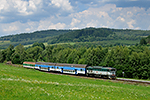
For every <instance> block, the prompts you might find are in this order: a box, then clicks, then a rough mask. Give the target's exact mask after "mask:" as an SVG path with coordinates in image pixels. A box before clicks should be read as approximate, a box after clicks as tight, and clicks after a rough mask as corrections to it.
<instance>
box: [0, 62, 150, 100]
mask: <svg viewBox="0 0 150 100" xmlns="http://www.w3.org/2000/svg"><path fill="white" fill-rule="evenodd" d="M0 99H1V100H11V99H14V100H24V99H26V100H37V99H40V100H107V99H109V100H150V85H147V86H144V85H140V84H125V83H123V82H117V83H116V82H112V81H110V80H107V81H105V80H97V79H86V78H79V77H73V76H69V75H56V74H48V73H44V72H40V71H38V70H34V69H26V68H22V67H13V66H10V65H5V64H0Z"/></svg>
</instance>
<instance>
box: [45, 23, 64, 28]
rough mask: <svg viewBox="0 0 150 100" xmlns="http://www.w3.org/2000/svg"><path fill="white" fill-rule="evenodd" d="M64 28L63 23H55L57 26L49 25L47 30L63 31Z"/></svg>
mask: <svg viewBox="0 0 150 100" xmlns="http://www.w3.org/2000/svg"><path fill="white" fill-rule="evenodd" d="M65 26H66V24H65V23H57V24H53V23H52V24H51V25H50V26H49V27H48V29H64V28H65Z"/></svg>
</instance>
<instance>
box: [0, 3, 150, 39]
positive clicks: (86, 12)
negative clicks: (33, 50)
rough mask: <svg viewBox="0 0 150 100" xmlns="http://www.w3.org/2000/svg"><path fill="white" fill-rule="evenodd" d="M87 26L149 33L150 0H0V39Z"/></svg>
mask: <svg viewBox="0 0 150 100" xmlns="http://www.w3.org/2000/svg"><path fill="white" fill-rule="evenodd" d="M87 27H96V28H101V27H105V28H115V29H138V30H150V0H0V37H1V36H6V35H13V34H20V33H31V32H34V31H40V30H49V29H82V28H87Z"/></svg>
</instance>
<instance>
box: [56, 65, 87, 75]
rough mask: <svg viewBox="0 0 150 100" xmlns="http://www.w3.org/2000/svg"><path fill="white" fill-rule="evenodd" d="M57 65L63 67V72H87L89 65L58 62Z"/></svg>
mask: <svg viewBox="0 0 150 100" xmlns="http://www.w3.org/2000/svg"><path fill="white" fill-rule="evenodd" d="M56 67H58V68H59V69H61V71H60V72H61V73H68V74H85V68H86V67H87V65H83V64H64V63H57V64H56Z"/></svg>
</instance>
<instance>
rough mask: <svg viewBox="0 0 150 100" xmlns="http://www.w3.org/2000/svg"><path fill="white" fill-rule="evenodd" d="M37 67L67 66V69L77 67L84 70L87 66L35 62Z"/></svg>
mask: <svg viewBox="0 0 150 100" xmlns="http://www.w3.org/2000/svg"><path fill="white" fill-rule="evenodd" d="M36 64H38V65H54V66H62V67H63V66H66V67H67V66H68V67H78V68H86V67H87V65H84V64H67V63H51V62H36Z"/></svg>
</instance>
